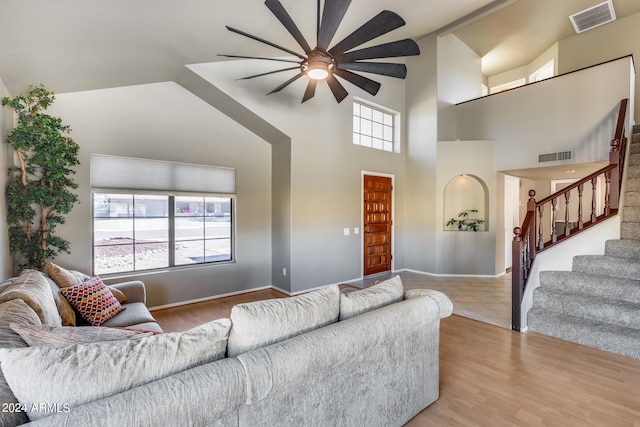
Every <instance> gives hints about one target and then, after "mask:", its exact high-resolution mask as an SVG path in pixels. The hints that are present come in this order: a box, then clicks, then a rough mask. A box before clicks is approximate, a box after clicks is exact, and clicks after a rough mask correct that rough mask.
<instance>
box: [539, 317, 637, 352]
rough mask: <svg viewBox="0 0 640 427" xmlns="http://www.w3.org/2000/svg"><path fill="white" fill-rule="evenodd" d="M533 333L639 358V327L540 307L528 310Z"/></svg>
mask: <svg viewBox="0 0 640 427" xmlns="http://www.w3.org/2000/svg"><path fill="white" fill-rule="evenodd" d="M527 323H528V326H529V329H530V330H531V331H533V332H538V333H541V334H544V335H548V336H552V337H555V338H559V339H562V340H565V341H571V342H574V343H577V344H582V345H586V346H589V347H594V348H598V349H600V350H604V351H609V352H612V353H616V354H621V355H623V356H629V357H633V358H635V359H640V330H638V329H632V328H625V327H622V326H617V325H612V324H610V323H605V322H598V321H595V320H589V319H581V318H578V317H575V316H569V315H566V314H561V313H554V312H550V311H546V310H544V309H540V308H533V309H531V311H529V315H528V322H527Z"/></svg>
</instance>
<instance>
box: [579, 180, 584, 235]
mask: <svg viewBox="0 0 640 427" xmlns="http://www.w3.org/2000/svg"><path fill="white" fill-rule="evenodd" d="M582 190H584V184H580V185H578V230H582V228H583V227H584V222H583V221H582Z"/></svg>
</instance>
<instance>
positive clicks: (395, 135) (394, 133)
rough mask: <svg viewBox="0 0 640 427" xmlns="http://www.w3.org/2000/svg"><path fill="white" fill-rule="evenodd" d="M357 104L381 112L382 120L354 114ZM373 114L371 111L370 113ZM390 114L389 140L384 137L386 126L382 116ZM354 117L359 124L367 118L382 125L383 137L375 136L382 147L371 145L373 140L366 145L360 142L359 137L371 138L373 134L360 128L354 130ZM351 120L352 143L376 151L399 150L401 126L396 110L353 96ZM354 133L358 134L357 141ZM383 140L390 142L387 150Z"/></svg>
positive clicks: (399, 116) (391, 151) (388, 151)
mask: <svg viewBox="0 0 640 427" xmlns="http://www.w3.org/2000/svg"><path fill="white" fill-rule="evenodd" d="M356 105H359V106H360V108H362V107H366V108H370V109H371V110H373V112H379V113H382V115H383V116H382V121H375V120H373V118H372V119H367V118H363V117H362V116H361V115H356V113H355V111H354V110H355V106H356ZM372 114H373V113H372ZM385 115H387V116H390V117H391V138H392V139H391V140H390V141H389V140H388V139H386V138H384V127H385V126H388V125H386V124H385V122H384V116H385ZM356 118H357V119H359V121H360V124H361V122H362V120H369V121H371V122H372V123H377V124H380V125H382V126H383V128H382V129H383V130H382V133H383V138H376V139H380V140H381V141H382V147H375V146H373V141H372V144H371V145H366V144H364V145H363V144H362V143H361V137H362V136H369V137H371V139H372V140H373V139H374V138H373V135H365V134H363V133H362V132H361V129H359V130H356V129H355V121H356ZM351 121H352V125H351V142H352V144H353V145H357V146H360V147H364V148H371V149H374V150H378V151H383V152H387V153H399V152H400V137H401V134H400V127H401V115H400V113H399V112H398V111H394V110H391V109H389V108H386V107H383V106H381V105H378V104H374V103H372V102H370V101H366V100H364V99H361V98H358V97H354V98H353V104H352V108H351ZM372 126H373V125H372ZM372 133H373V132H372ZM356 135H358V142H356V141H355V137H356ZM385 142H390V143H391V149H390V150H388V149H386V148H384V144H385Z"/></svg>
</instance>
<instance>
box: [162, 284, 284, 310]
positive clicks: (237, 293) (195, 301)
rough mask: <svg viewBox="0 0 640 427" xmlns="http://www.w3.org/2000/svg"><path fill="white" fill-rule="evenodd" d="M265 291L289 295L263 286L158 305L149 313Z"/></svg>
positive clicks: (271, 287)
mask: <svg viewBox="0 0 640 427" xmlns="http://www.w3.org/2000/svg"><path fill="white" fill-rule="evenodd" d="M265 289H276V290H278V291H280V292H283V293H285V294H288V293H287V292H285V291H283V290H281V289H278V288H275V287H273V286H262V287H260V288H251V289H243V290H241V291H236V292H229V293H227V294H220V295H213V296H210V297H204V298H197V299H192V300H188V301H180V302H175V303H171V304H163V305H157V306H155V307H149V311H157V310H163V309H165V308H174V307H180V306H181V305H188V304H195V303H198V302H205V301H211V300H214V299H220V298H225V297H232V296H234V295H241V294H246V293H249V292H255V291H263V290H265Z"/></svg>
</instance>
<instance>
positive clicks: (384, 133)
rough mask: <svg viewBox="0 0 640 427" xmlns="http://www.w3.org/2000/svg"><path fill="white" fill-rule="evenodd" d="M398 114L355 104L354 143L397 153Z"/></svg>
mask: <svg viewBox="0 0 640 427" xmlns="http://www.w3.org/2000/svg"><path fill="white" fill-rule="evenodd" d="M396 116H397V113H392V112H389V111H385V110H383V109H382V108H378V107H375V106H373V105H370V104H365V103H363V102H360V101H354V102H353V143H354V144H356V145H361V146H363V147H370V148H375V149H378V150H384V151H390V152H393V151H397V150H396V144H395V138H394V137H395V120H396Z"/></svg>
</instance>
